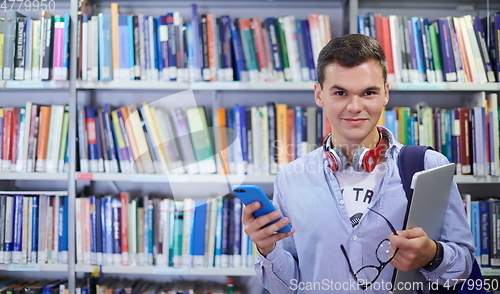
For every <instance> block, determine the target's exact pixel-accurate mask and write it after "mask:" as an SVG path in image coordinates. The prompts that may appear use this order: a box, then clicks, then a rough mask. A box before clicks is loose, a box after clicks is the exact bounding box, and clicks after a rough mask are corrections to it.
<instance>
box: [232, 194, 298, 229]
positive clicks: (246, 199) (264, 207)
mask: <svg viewBox="0 0 500 294" xmlns="http://www.w3.org/2000/svg"><path fill="white" fill-rule="evenodd" d="M233 191H234V193H235V194H236V196H237V197H238V198H239V199H240V200H241V202H243V204H245V205H249V204H251V203H252V202H255V201H258V202H260V204H261V207H260V208H259V209H257V210H256V211H254V212H253V216H254V217H256V218H257V217H259V216H262V215H266V214H268V213H271V212H273V211H275V210H276V207H274V205H273V203H272V202H271V200H269V198H267V196H266V194H265V193H264V191H262V189H260V188H259V187H258V186H255V185H240V186H234V187H233ZM282 218H283V217H282V216H281V217H280V218H279V219H277V220H274V221H272V222H269V223H268V224H267V225H265V226H264V227H267V226H269V225H272V224H274V223H275V222H277V221H279V220H280V219H282ZM291 230H292V227H291V225H290V224H288V225H286V226H284V227H283V228H281V229H279V230H278V232H280V233H288V232H290V231H291Z"/></svg>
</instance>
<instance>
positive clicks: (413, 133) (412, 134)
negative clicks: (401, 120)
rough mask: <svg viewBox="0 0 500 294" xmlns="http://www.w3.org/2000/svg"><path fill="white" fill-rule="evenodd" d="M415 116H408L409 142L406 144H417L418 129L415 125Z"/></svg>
mask: <svg viewBox="0 0 500 294" xmlns="http://www.w3.org/2000/svg"><path fill="white" fill-rule="evenodd" d="M416 123H417V118H416V117H413V116H412V117H410V118H409V124H410V135H409V139H410V140H409V142H408V145H417V131H418V126H417V124H416Z"/></svg>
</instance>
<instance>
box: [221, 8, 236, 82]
mask: <svg viewBox="0 0 500 294" xmlns="http://www.w3.org/2000/svg"><path fill="white" fill-rule="evenodd" d="M219 29H220V32H219V36H220V43H221V48H222V50H221V51H222V52H221V54H222V58H221V68H223V69H229V70H231V71H232V69H233V65H232V59H231V51H232V50H231V17H230V16H228V15H223V16H221V17H220V27H219ZM226 79H227V80H232V78H231V79H229V77H226Z"/></svg>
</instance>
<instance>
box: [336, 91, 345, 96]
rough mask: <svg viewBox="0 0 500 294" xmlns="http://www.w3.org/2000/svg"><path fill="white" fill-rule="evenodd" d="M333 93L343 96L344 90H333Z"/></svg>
mask: <svg viewBox="0 0 500 294" xmlns="http://www.w3.org/2000/svg"><path fill="white" fill-rule="evenodd" d="M335 95H338V96H344V95H345V92H344V91H338V92H335Z"/></svg>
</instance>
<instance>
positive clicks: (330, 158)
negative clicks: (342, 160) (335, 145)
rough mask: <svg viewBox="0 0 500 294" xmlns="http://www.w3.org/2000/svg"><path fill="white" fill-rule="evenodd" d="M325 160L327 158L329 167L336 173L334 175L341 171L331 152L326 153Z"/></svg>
mask: <svg viewBox="0 0 500 294" xmlns="http://www.w3.org/2000/svg"><path fill="white" fill-rule="evenodd" d="M325 158H326V161H327V162H328V166H329V167H330V169H331V170H332V172H334V173H335V172H337V171H338V169H339V166H338V164H337V161H336V160H335V158H333V155H332V154H331V153H330V151H325Z"/></svg>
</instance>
